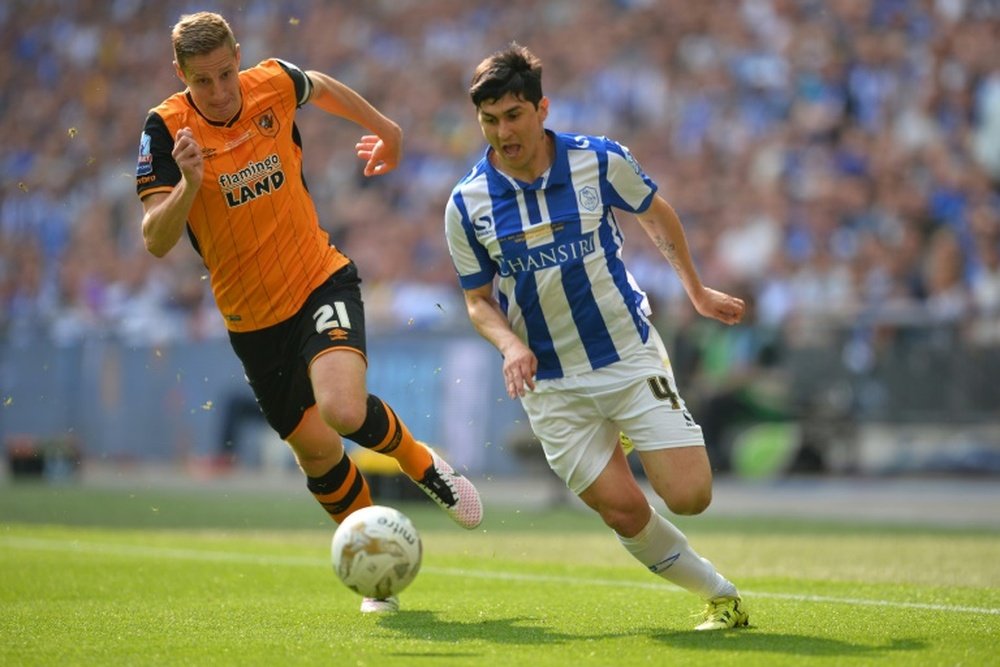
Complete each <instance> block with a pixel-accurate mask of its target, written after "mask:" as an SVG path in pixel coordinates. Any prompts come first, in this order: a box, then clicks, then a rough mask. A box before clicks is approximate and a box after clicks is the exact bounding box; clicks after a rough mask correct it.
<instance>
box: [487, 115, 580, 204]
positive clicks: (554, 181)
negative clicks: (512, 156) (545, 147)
mask: <svg viewBox="0 0 1000 667" xmlns="http://www.w3.org/2000/svg"><path fill="white" fill-rule="evenodd" d="M545 133H546V134H548V135H549V136H551V137H552V144H553V146H555V149H556V154H555V157H554V158H553V160H552V165H551V166H550V167H549V168H548V169H546V170H545V173H543V174H542V175H541V176H539V177H538V178H536V179H535V180H534V181H532V182H531V183H526V182H525V181H522V180H520V179H517V178H514V177H513V176H508V175H507V174H505V173H503V172H502V171H500V170H499V169H497V168H496V167H494V166H493V163H492V162H490V151H491V150H492V148H490V147H489V146H487V147H486V153H485V154H484V155H483V161H484V162H485V163H486V169H487V170H488V173H489V177H490V180H491V181H493V182H494V183H495V184H496V185H498V186H500V187H502V188H504V189H506V190H544V189H545V188H548V187H552V186H553V185H560V184H562V183H566V182H567V181H568V180H569V158H567V157H566V143H565V141H563V137H562V135H561V134H559V133H558V132H553V131H552V130H545Z"/></svg>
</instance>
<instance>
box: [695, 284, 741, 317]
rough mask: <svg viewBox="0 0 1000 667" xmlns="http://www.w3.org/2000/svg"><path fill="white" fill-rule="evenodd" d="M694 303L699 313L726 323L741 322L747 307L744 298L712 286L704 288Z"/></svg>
mask: <svg viewBox="0 0 1000 667" xmlns="http://www.w3.org/2000/svg"><path fill="white" fill-rule="evenodd" d="M693 303H694V307H695V310H697V311H698V313H700V314H701V315H704V316H705V317H711V318H712V319H714V320H719V321H720V322H722V323H724V324H739V323H740V321H741V320H742V319H743V315H744V313H746V309H747V305H746V303H745V302H744V301H743V299H740V298H737V297H735V296H731V295H729V294H726V293H724V292H719V291H718V290H714V289H712V288H711V287H704V288H702V290H701V292H699V293H698V296H697V298H695V299H694V300H693Z"/></svg>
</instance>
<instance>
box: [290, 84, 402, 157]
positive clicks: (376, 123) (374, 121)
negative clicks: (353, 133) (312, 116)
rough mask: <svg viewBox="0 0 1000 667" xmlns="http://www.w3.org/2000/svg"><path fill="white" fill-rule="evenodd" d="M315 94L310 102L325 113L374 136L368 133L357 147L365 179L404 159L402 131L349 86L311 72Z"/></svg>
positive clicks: (313, 93)
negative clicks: (359, 127) (363, 166)
mask: <svg viewBox="0 0 1000 667" xmlns="http://www.w3.org/2000/svg"><path fill="white" fill-rule="evenodd" d="M306 75H307V76H308V77H309V79H310V80H311V81H312V84H313V92H312V96H311V97H310V98H309V101H310V102H312V103H313V104H315V105H316V106H318V107H319V108H320V109H322V110H323V111H326V112H327V113H329V114H333V115H334V116H340V117H341V118H346V119H347V120H350V121H352V122H354V123H357V124H358V125H360V126H361V127H363V128H365V129H366V130H368V131H369V132H371V133H372V134H366V135H365V136H363V137H362V138H361V140H360V141H359V142H358V144H357V146H356V147H355V148H356V151H357V155H358V157H359V158H361V159H362V160H364V161H365V176H376V175H381V174H387V173H389V172H390V171H392V170H393V169H395V168H396V167H397V166H398V165H399V162H400V160H401V159H402V158H403V130H402V129H400V127H399V125H397V124H396V123H395V122H393V121H392V120H390V119H389V118H388V117H386V116H385V115H384V114H382V112H380V111H379V110H378V109H376V108H375V107H374V106H372V104H371V103H370V102H369V101H368V100H366V99H365V98H364V97H362V96H361V95H360V94H358V93H357V92H356V91H354V90H353V89H352V88H350V87H349V86H347V85H345V84H343V83H341V82H340V81H337V80H336V79H334V78H333V77H332V76H330V75H328V74H324V73H322V72H317V71H315V70H309V71H308V72H306Z"/></svg>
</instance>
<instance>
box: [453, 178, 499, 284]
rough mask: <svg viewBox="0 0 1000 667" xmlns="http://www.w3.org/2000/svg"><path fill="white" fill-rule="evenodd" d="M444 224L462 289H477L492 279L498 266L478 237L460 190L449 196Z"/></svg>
mask: <svg viewBox="0 0 1000 667" xmlns="http://www.w3.org/2000/svg"><path fill="white" fill-rule="evenodd" d="M444 227H445V238H446V239H447V241H448V252H449V253H450V254H451V261H452V263H453V264H454V266H455V272H456V273H457V274H458V282H459V284H460V285H461V286H462V289H475V288H477V287H482V286H483V285H485V284H487V283H489V282H490V281H492V280H493V276H494V275H495V274H496V265H495V264H494V263H493V261H492V260H491V259H490V256H489V253H488V252H487V251H486V248H484V247H483V245H482V244H481V243H479V241H477V240H476V234H475V230H474V229H473V227H472V221H471V220H469V214H468V212H467V211H466V209H465V204H464V202H463V200H462V195H461V193H460V192H455V193H453V194H452V196H451V197H450V198H449V199H448V204H447V205H446V206H445V213H444Z"/></svg>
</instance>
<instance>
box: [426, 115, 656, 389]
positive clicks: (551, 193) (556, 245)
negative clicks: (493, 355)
mask: <svg viewBox="0 0 1000 667" xmlns="http://www.w3.org/2000/svg"><path fill="white" fill-rule="evenodd" d="M549 134H550V135H551V136H553V138H554V139H555V148H556V150H555V160H554V162H553V164H552V166H551V168H550V169H549V170H548V171H547V172H546V173H545V174H543V175H542V176H541V177H539V178H538V179H537V180H536V181H535V182H534V183H523V182H521V181H518V180H516V179H513V178H510V177H509V176H507V175H506V174H503V173H501V172H500V171H498V170H497V169H495V168H494V167H493V166H492V165H491V164H490V161H489V159H488V153H489V150H490V149H487V156H484V157H483V159H482V160H480V161H479V163H477V164H476V166H475V167H474V168H473V169H472V171H470V172H469V173H468V174H467V175H466V176H465V177H464V178H463V179H462V180H461V181H459V183H458V184H457V185H456V186H455V188H454V190H452V193H451V198H450V199H449V201H448V205H447V208H446V211H445V230H446V235H447V239H448V248H449V250H450V252H451V257H452V261H453V262H454V264H455V269H456V271H457V272H458V277H459V282H460V284H461V286H462V287H463V288H464V289H474V288H477V287H481V286H483V285H485V284H487V283H489V282H490V281H492V280H493V278H494V277H495V276H499V281H498V285H497V287H498V291H499V295H498V300H499V302H500V306H501V307H502V308H503V310H504V312H505V313H506V314H507V319H508V321H509V322H510V325H511V328H512V329H513V330H514V332H515V333H516V334H517V335H518V336H520V338H521V339H522V340H523V341H525V342H526V343H527V345H528V347H530V348H531V350H532V351H533V352H534V353H535V356H536V357H538V374H537V378H538V379H540V380H544V379H551V378H559V377H566V376H571V375H578V374H580V373H584V372H587V371H590V370H593V369H597V368H600V367H602V366H607V365H608V364H611V363H614V362H615V361H618V360H619V359H621V358H622V357H624V356H626V355H627V354H629V353H630V352H632V351H634V350H637V349H638V348H639V347H640V346H641V345H642V343H644V342H645V341H646V338H647V337H648V335H649V320H648V316H649V305H648V300H647V299H646V295H645V293H643V291H642V290H641V289H639V286H638V285H637V284H636V282H635V280H634V279H633V278H632V276H631V274H629V272H628V271H627V270H626V269H625V264H624V263H623V262H622V258H621V248H622V242H623V240H624V238H623V235H622V231H621V229H620V228H619V226H618V222H617V220H616V219H615V216H614V212H613V211H612V207H613V208H617V209H621V210H625V211H629V212H633V213H639V212H642V211H644V210H646V208H648V207H649V205H650V203H651V202H652V200H653V196H654V194H655V193H656V187H657V186H656V184H655V183H654V182H653V181H652V180H651V179H650V178H649V177H648V176H646V174H644V173H643V171H642V169H641V168H640V167H639V164H638V163H637V162H636V161H635V159H634V158H633V157H632V155H631V153H629V152H628V149H626V148H625V147H624V146H622V145H620V144H618V143H617V142H615V141H612V140H610V139H608V138H606V137H594V136H582V135H572V134H563V133H553V132H549Z"/></svg>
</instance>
